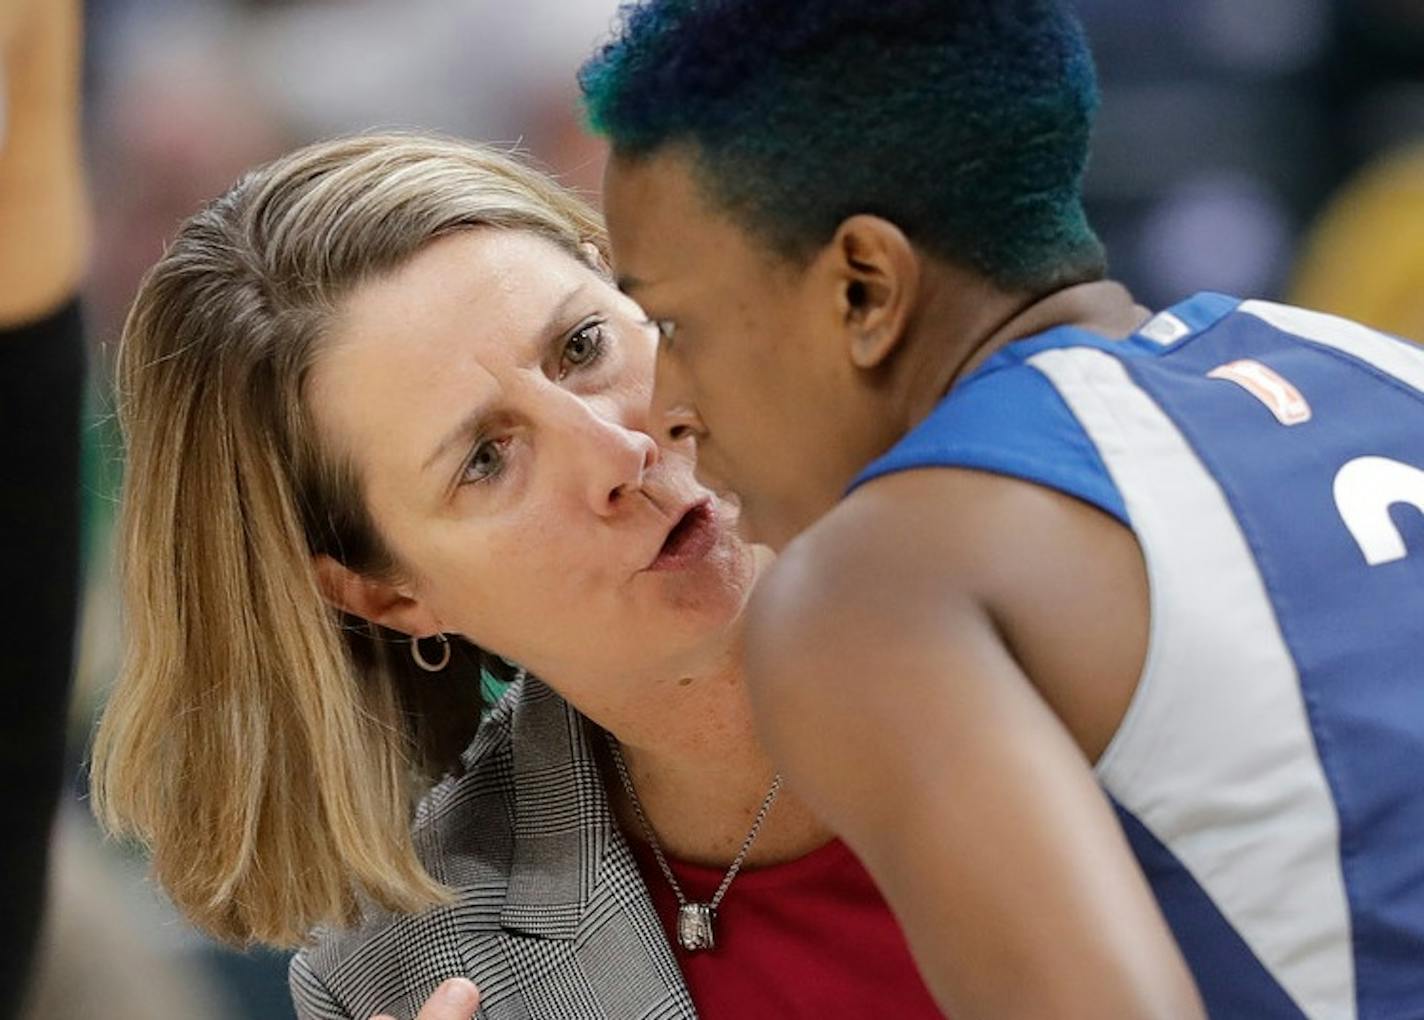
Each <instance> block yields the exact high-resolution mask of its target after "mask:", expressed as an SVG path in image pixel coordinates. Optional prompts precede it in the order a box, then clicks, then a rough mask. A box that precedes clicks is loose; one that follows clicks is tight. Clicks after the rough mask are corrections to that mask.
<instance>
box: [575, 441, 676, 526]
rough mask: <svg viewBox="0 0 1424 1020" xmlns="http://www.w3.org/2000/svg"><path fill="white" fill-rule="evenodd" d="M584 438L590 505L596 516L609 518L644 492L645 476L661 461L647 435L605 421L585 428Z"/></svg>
mask: <svg viewBox="0 0 1424 1020" xmlns="http://www.w3.org/2000/svg"><path fill="white" fill-rule="evenodd" d="M584 438H585V440H586V443H585V447H584V448H585V454H584V455H585V456H587V458H588V460H587V462H586V465H585V466H586V471H587V474H586V475H585V477H586V478H587V480H588V487H589V488H588V496H589V501H590V505H591V506H592V507H593V509H594V511H595V512H597V513H599V514H601V515H603V516H610V515H612V514H614V513H617V512H618V511H619V510H620V508H621V507H622V506H623V504H624V502H626V500H627V498H628V497H629V496H632V495H635V494H636V493H637V492H638V491H639V490H641V489H642V488H643V482H644V479H645V478H646V477H647V474H648V472H650V471H651V470H652V469H653V467H654V465H656V464H657V463H658V460H659V459H660V457H661V454H660V452H659V450H658V444H657V442H656V441H655V440H654V439H653V437H652V436H650V435H648V434H647V433H646V432H640V431H638V430H637V429H631V428H627V427H625V426H623V425H621V424H619V423H618V422H613V421H608V420H606V419H597V420H596V421H595V422H593V423H590V424H589V425H588V426H586V429H585V430H584Z"/></svg>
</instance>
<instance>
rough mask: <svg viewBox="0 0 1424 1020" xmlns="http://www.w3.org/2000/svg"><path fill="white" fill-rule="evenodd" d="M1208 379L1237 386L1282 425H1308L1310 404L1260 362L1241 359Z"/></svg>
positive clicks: (1209, 375)
mask: <svg viewBox="0 0 1424 1020" xmlns="http://www.w3.org/2000/svg"><path fill="white" fill-rule="evenodd" d="M1207 378H1209V379H1225V380H1226V381H1227V382H1233V383H1235V384H1236V385H1237V386H1240V387H1241V388H1242V389H1243V390H1245V391H1246V392H1247V393H1249V394H1251V396H1253V397H1255V398H1256V399H1257V400H1259V401H1260V402H1261V403H1263V404H1265V405H1266V407H1267V409H1268V410H1269V411H1270V412H1271V414H1273V415H1275V417H1276V421H1278V422H1280V423H1281V424H1282V425H1301V424H1304V423H1305V422H1308V421H1310V404H1309V403H1308V402H1307V401H1306V399H1305V397H1304V396H1302V395H1301V392H1300V390H1298V389H1296V388H1295V387H1294V386H1293V385H1291V383H1290V381H1289V380H1288V379H1286V378H1285V377H1284V376H1282V375H1281V374H1280V373H1278V372H1276V371H1275V370H1274V369H1271V368H1267V367H1266V366H1265V365H1263V364H1261V363H1260V362H1259V361H1253V360H1251V359H1250V358H1243V359H1242V360H1240V361H1231V362H1228V363H1227V364H1225V365H1218V366H1217V367H1216V368H1213V369H1212V370H1211V371H1210V372H1208V373H1207Z"/></svg>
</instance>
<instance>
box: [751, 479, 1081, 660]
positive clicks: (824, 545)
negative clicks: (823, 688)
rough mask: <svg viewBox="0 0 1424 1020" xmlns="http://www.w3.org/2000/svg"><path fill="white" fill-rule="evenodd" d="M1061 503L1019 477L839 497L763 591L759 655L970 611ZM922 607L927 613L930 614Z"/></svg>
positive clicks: (920, 482)
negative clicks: (837, 501)
mask: <svg viewBox="0 0 1424 1020" xmlns="http://www.w3.org/2000/svg"><path fill="white" fill-rule="evenodd" d="M1063 498H1064V497H1062V496H1060V495H1058V494H1056V493H1053V492H1052V491H1050V490H1047V489H1044V488H1041V487H1039V486H1035V485H1032V484H1030V483H1027V482H1024V481H1022V480H1020V479H1016V478H1012V477H1009V476H1006V475H998V474H993V473H990V472H984V471H977V470H967V469H962V468H938V467H931V468H922V469H915V470H907V471H900V472H896V473H894V474H890V475H886V476H884V477H881V478H877V479H875V480H873V481H871V482H867V483H866V484H864V485H862V486H860V487H859V488H857V489H856V490H855V491H854V492H852V493H851V494H850V495H848V496H846V497H845V498H844V499H843V500H841V501H840V502H839V503H838V504H837V505H836V506H835V507H834V508H832V509H831V510H830V511H829V512H828V513H827V514H825V515H824V516H823V517H821V518H820V519H819V520H818V521H817V522H816V523H815V524H814V525H812V526H811V527H810V528H808V529H807V530H806V531H805V532H803V533H802V534H801V535H799V536H798V537H797V538H796V539H795V540H794V541H792V542H791V543H790V544H789V545H788V546H787V547H786V548H785V549H784V550H782V552H781V554H780V555H779V557H778V559H777V561H776V563H775V564H773V565H772V566H771V568H770V569H769V570H768V571H767V573H766V575H765V576H764V577H763V578H762V580H761V582H760V583H759V584H758V586H757V592H756V595H755V597H754V599H753V602H752V605H751V607H750V611H749V635H750V640H751V642H752V644H753V645H754V646H755V649H756V650H757V651H761V652H765V651H768V650H776V649H783V650H785V654H786V655H792V654H803V653H805V652H807V651H809V650H811V649H827V648H831V649H834V648H835V646H836V645H837V644H838V643H840V642H841V641H852V640H858V639H859V638H861V637H863V636H864V635H865V634H866V633H867V632H873V633H875V634H877V635H878V636H880V637H882V638H891V637H897V636H899V637H904V636H908V634H909V632H911V631H913V630H914V628H915V627H917V626H919V625H921V624H932V625H933V626H934V627H935V628H936V629H940V630H942V629H944V628H945V627H947V626H949V625H951V624H952V621H953V619H954V617H955V614H956V613H959V612H965V613H970V614H973V613H975V612H976V611H977V609H976V607H979V606H981V605H982V604H983V602H984V601H985V600H986V599H987V598H989V597H990V596H991V595H993V593H994V592H995V590H996V588H997V587H998V586H999V585H998V582H997V580H996V579H995V574H996V572H1000V571H1002V569H1003V566H1004V564H1005V563H1008V562H1011V561H1012V560H1013V558H1014V557H1015V556H1016V551H1017V549H1018V548H1019V546H1020V543H1021V542H1022V541H1023V539H1024V533H1025V532H1035V531H1039V532H1041V530H1042V522H1043V521H1044V520H1047V519H1050V518H1051V517H1052V516H1053V514H1054V513H1055V511H1056V509H1057V504H1058V503H1060V502H1061V501H1062V500H1063ZM921 610H925V611H924V612H922V611H921Z"/></svg>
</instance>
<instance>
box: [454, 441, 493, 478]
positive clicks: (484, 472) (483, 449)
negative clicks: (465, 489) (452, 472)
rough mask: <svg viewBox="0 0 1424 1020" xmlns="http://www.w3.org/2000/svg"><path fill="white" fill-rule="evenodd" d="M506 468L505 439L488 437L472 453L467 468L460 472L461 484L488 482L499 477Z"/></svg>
mask: <svg viewBox="0 0 1424 1020" xmlns="http://www.w3.org/2000/svg"><path fill="white" fill-rule="evenodd" d="M503 470H504V441H503V440H495V439H486V440H483V441H481V443H480V445H479V446H476V447H475V452H474V453H472V454H471V455H470V459H469V461H468V462H467V463H466V464H465V470H464V471H462V472H461V473H460V484H461V485H470V484H479V483H480V482H488V481H490V480H491V479H493V478H496V477H498V475H499V473H500V472H501V471H503Z"/></svg>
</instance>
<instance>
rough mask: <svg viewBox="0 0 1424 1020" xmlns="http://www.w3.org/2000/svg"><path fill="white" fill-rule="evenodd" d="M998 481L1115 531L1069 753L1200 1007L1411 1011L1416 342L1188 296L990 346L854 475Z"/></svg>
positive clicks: (1422, 772) (1420, 968) (1417, 665)
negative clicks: (1071, 507) (1108, 737)
mask: <svg viewBox="0 0 1424 1020" xmlns="http://www.w3.org/2000/svg"><path fill="white" fill-rule="evenodd" d="M933 466H957V467H968V468H976V469H981V470H986V471H992V472H997V473H1000V474H1005V475H1012V476H1016V477H1019V478H1024V479H1028V480H1030V481H1033V482H1036V483H1039V484H1042V485H1045V486H1050V487H1053V488H1055V489H1058V490H1061V491H1063V492H1066V493H1069V494H1071V495H1073V496H1075V497H1077V498H1080V499H1082V500H1085V501H1087V502H1088V503H1091V504H1093V505H1095V506H1097V507H1099V508H1100V509H1102V510H1103V511H1105V512H1106V513H1108V514H1111V515H1112V516H1114V517H1116V518H1117V519H1118V520H1120V521H1121V522H1122V523H1124V524H1125V525H1127V526H1128V527H1129V528H1131V529H1132V531H1133V532H1134V533H1135V534H1136V536H1137V539H1138V541H1139V543H1140V544H1141V547H1142V550H1143V555H1144V558H1145V561H1146V564H1147V572H1148V576H1149V581H1150V593H1151V601H1152V606H1151V630H1150V638H1149V647H1148V654H1147V660H1146V664H1145V667H1144V670H1143V674H1142V678H1141V680H1140V683H1139V686H1138V689H1137V692H1136V695H1135V697H1134V699H1133V701H1132V703H1131V705H1130V707H1129V709H1128V712H1127V714H1126V716H1125V718H1124V719H1123V722H1122V726H1121V727H1120V729H1119V730H1118V732H1117V734H1116V735H1115V737H1114V739H1113V740H1112V742H1111V744H1110V746H1109V747H1108V749H1107V751H1106V752H1105V753H1104V754H1103V756H1102V759H1101V760H1100V761H1099V762H1098V763H1097V773H1098V777H1099V780H1100V781H1101V783H1102V785H1103V787H1104V788H1105V789H1106V790H1107V792H1108V794H1109V795H1110V797H1111V798H1112V800H1113V802H1114V804H1115V806H1116V807H1117V810H1118V813H1119V816H1120V818H1121V820H1122V824H1123V828H1124V830H1125V831H1126V833H1127V836H1128V839H1129V841H1130V842H1131V844H1132V847H1133V849H1134V851H1135V852H1136V854H1137V857H1138V860H1139V861H1140V862H1141V864H1142V867H1143V869H1144V871H1145V872H1146V874H1147V877H1148V879H1149V881H1150V882H1151V884H1152V888H1153V890H1154V892H1155V893H1156V895H1157V898H1158V901H1159V902H1160V904H1161V906H1162V910H1163V913H1164V914H1165V915H1166V917H1167V920H1168V922H1169V923H1170V924H1171V926H1172V928H1173V930H1174V932H1175V933H1176V936H1177V939H1178V941H1179V942H1180V944H1181V946H1182V949H1183V952H1184V953H1185V955H1186V958H1187V960H1188V962H1189V964H1190V965H1191V967H1192V969H1193V971H1194V973H1195V975H1196V978H1197V982H1198V985H1199V986H1200V988H1201V990H1202V994H1203V996H1204V998H1205V1000H1206V1004H1207V1008H1208V1010H1209V1011H1210V1013H1211V1015H1212V1016H1213V1017H1218V1018H1223V1017H1224V1018H1232V1020H1235V1018H1243V1020H1267V1018H1282V1017H1292V1018H1299V1017H1309V1018H1312V1020H1327V1018H1328V1020H1354V1018H1360V1020H1384V1018H1391V1020H1394V1018H1404V1017H1412V1018H1417V1017H1424V348H1420V347H1416V346H1414V345H1412V344H1410V343H1408V342H1406V341H1403V340H1399V339H1396V338H1394V337H1390V336H1386V335H1384V334H1381V333H1377V332H1374V331H1372V330H1369V329H1366V328H1364V327H1363V326H1359V325H1357V324H1355V323H1352V322H1348V321H1345V320H1343V319H1337V318H1333V317H1331V316H1326V315H1320V314H1317V313H1314V312H1307V311H1303V310H1300V309H1297V308H1289V307H1285V306H1282V305H1276V304H1268V303H1265V302H1260V301H1245V302H1242V301H1238V300H1236V299H1233V298H1227V297H1223V296H1221V295H1216V294H1203V295H1199V296H1197V297H1195V298H1192V299H1191V300H1189V301H1186V302H1184V303H1182V304H1180V305H1178V306H1176V307H1174V308H1172V309H1171V310H1169V311H1167V312H1164V313H1162V314H1161V315H1158V316H1157V317H1156V318H1154V319H1153V320H1152V321H1151V322H1149V323H1148V324H1147V325H1146V326H1144V327H1143V329H1142V330H1140V331H1139V332H1138V333H1137V334H1136V335H1134V336H1133V337H1131V338H1130V339H1128V340H1124V341H1121V342H1114V341H1108V340H1104V339H1101V338H1099V337H1097V336H1095V335H1093V334H1090V333H1087V332H1084V331H1082V330H1078V329H1073V328H1067V327H1064V328H1059V329H1054V330H1051V331H1049V332H1047V333H1045V334H1042V335H1040V336H1037V337H1033V338H1029V339H1025V340H1022V341H1019V342H1016V343H1014V344H1011V345H1009V346H1008V347H1007V348H1005V349H1004V350H1002V351H1000V352H997V353H996V354H995V355H994V356H992V357H991V358H990V359H989V360H988V361H986V363H985V364H984V365H983V366H982V367H981V368H980V369H979V370H978V371H977V372H975V373H974V374H973V375H972V376H970V377H969V378H967V379H966V380H964V381H963V382H962V383H961V384H960V385H959V386H957V387H956V388H955V389H954V391H953V392H952V393H951V394H950V395H949V396H948V397H946V398H945V400H944V401H942V402H941V404H940V405H939V406H938V408H937V409H936V410H935V411H934V413H933V414H932V415H931V416H930V417H929V418H928V419H927V420H925V421H924V422H923V423H922V424H921V425H919V426H918V427H917V428H916V429H915V430H913V431H912V432H911V433H909V434H908V435H907V436H906V437H905V438H904V439H903V440H902V441H901V442H900V443H899V444H898V445H897V446H896V447H895V448H894V449H893V450H892V451H891V452H890V453H889V454H887V455H886V456H885V457H884V458H882V459H881V460H879V461H877V462H876V463H874V464H872V465H871V466H870V467H869V468H868V469H867V470H866V471H865V472H864V473H863V474H862V475H861V476H860V477H859V478H858V479H857V480H856V483H855V484H856V485H859V484H863V483H864V482H866V481H868V480H870V479H872V478H875V477H878V476H880V475H884V474H887V473H889V472H893V471H901V470H907V469H913V468H920V467H933Z"/></svg>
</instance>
